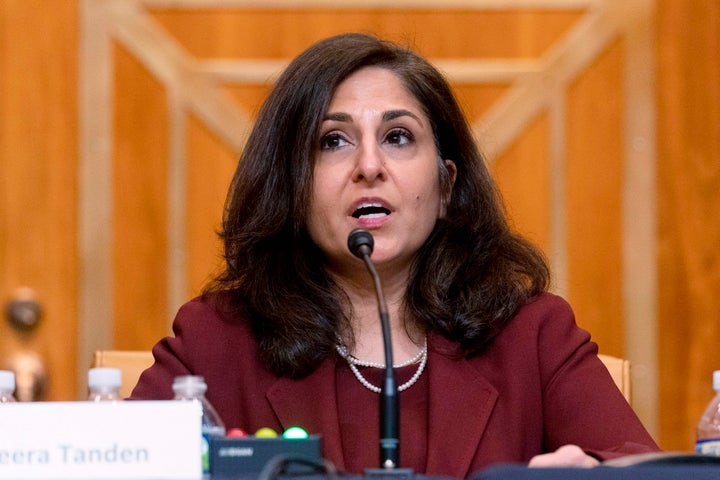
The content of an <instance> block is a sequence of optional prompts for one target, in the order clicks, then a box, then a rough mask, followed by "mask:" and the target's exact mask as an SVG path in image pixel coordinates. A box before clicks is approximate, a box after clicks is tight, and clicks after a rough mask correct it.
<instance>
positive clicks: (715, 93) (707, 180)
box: [657, 0, 720, 449]
mask: <svg viewBox="0 0 720 480" xmlns="http://www.w3.org/2000/svg"><path fill="white" fill-rule="evenodd" d="M657 16H658V30H657V32H658V33H657V52H658V67H659V75H658V91H657V92H658V173H659V178H658V185H659V198H658V201H659V210H660V212H662V214H661V215H660V216H659V225H658V242H659V258H658V265H659V275H660V278H659V287H660V296H659V320H658V321H659V326H658V327H659V329H658V337H659V352H660V355H659V358H660V374H661V387H662V388H661V391H660V407H661V412H662V415H661V416H660V434H661V438H662V440H663V444H664V445H665V446H666V448H669V449H688V448H692V445H693V441H694V426H695V424H696V423H697V421H698V419H699V418H700V415H701V414H702V411H703V409H704V408H705V405H706V404H707V402H709V401H710V398H711V397H712V395H713V392H712V388H711V381H712V380H711V379H712V371H713V370H715V369H720V356H718V345H720V213H719V212H720V62H718V53H717V52H719V51H720V3H719V2H717V1H713V0H706V1H675V0H660V1H658V15H657Z"/></svg>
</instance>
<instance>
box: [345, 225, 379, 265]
mask: <svg viewBox="0 0 720 480" xmlns="http://www.w3.org/2000/svg"><path fill="white" fill-rule="evenodd" d="M347 244H348V248H349V249H350V252H352V254H353V255H355V256H356V257H358V258H360V259H362V258H363V257H364V256H365V255H370V254H371V253H372V251H373V248H374V247H375V239H373V236H372V234H371V233H370V232H368V231H367V230H365V229H363V228H356V229H355V230H353V231H352V232H350V235H348V241H347Z"/></svg>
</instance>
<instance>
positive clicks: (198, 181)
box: [186, 118, 238, 298]
mask: <svg viewBox="0 0 720 480" xmlns="http://www.w3.org/2000/svg"><path fill="white" fill-rule="evenodd" d="M187 155H188V168H187V225H186V229H187V252H188V256H187V275H188V276H187V292H186V296H187V298H192V297H194V296H196V295H198V294H199V293H201V292H202V289H203V287H204V286H205V284H206V283H207V282H208V280H209V279H210V278H211V277H212V275H213V274H216V273H219V272H220V271H221V270H222V268H223V267H224V265H225V264H224V258H223V256H222V253H223V252H222V243H221V241H220V239H219V238H218V235H217V234H218V232H219V231H220V228H221V222H222V215H223V209H224V206H225V196H226V193H227V189H228V187H229V186H230V179H231V178H232V175H233V173H234V172H235V166H236V165H237V158H238V155H237V154H236V153H235V152H233V151H232V150H230V149H228V147H227V145H224V144H222V143H221V142H220V141H219V140H218V138H217V137H215V136H214V135H212V134H211V133H210V132H208V131H207V129H206V128H204V126H203V125H202V124H201V123H200V122H198V121H197V119H195V118H191V119H190V122H189V123H188V140H187Z"/></svg>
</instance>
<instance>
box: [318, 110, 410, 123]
mask: <svg viewBox="0 0 720 480" xmlns="http://www.w3.org/2000/svg"><path fill="white" fill-rule="evenodd" d="M400 117H410V118H414V119H415V121H416V122H418V123H420V124H422V121H421V120H420V118H419V117H418V116H417V115H415V114H414V113H412V112H411V111H410V110H405V109H398V110H388V111H387V112H383V115H382V121H383V122H389V121H391V120H394V119H396V118H400ZM326 120H334V121H336V122H346V123H353V119H352V116H351V115H350V114H348V113H342V112H337V113H328V114H327V115H325V117H324V118H323V121H326Z"/></svg>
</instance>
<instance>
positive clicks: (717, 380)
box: [695, 370, 720, 456]
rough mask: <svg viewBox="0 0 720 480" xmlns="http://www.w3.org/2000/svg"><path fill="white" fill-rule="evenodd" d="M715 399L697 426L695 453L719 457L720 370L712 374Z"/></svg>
mask: <svg viewBox="0 0 720 480" xmlns="http://www.w3.org/2000/svg"><path fill="white" fill-rule="evenodd" d="M713 390H715V397H714V398H713V399H712V400H711V401H710V403H709V404H708V406H707V408H705V412H704V413H703V414H702V417H700V421H699V422H698V425H697V443H696V444H695V450H696V451H697V453H703V454H707V455H715V456H720V370H715V371H714V372H713Z"/></svg>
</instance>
